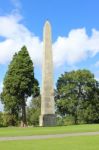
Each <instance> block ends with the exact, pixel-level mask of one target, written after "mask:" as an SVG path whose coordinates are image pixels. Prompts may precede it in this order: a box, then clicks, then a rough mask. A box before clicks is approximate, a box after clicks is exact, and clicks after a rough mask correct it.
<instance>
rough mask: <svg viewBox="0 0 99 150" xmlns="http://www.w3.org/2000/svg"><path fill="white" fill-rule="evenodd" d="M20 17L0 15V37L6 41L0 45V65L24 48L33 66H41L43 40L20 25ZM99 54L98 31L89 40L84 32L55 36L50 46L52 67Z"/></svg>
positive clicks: (81, 30)
mask: <svg viewBox="0 0 99 150" xmlns="http://www.w3.org/2000/svg"><path fill="white" fill-rule="evenodd" d="M21 22H22V16H20V15H17V14H11V15H8V16H0V36H1V37H4V38H5V40H4V41H1V42H0V64H4V63H7V62H9V61H10V60H11V58H12V56H13V54H14V53H15V52H17V51H18V50H20V48H21V47H22V46H23V45H26V46H27V48H28V51H29V53H30V56H31V58H32V60H33V62H34V64H35V65H37V64H41V60H42V41H40V39H39V37H36V36H35V35H34V34H33V33H32V32H31V31H30V30H29V29H28V28H27V27H26V26H24V25H23V24H22V23H21ZM98 52H99V31H97V30H95V29H92V35H91V36H90V37H89V36H88V35H87V33H86V29H85V28H82V29H73V30H71V31H70V32H69V34H68V36H67V37H60V36H59V37H58V38H57V40H56V41H55V42H54V43H53V58H54V64H55V66H60V65H63V64H64V63H67V64H68V65H72V66H73V65H75V64H76V63H78V62H80V61H82V60H84V59H87V58H88V57H94V56H95V55H96V54H97V53H98Z"/></svg>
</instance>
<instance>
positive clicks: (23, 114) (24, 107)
mask: <svg viewBox="0 0 99 150" xmlns="http://www.w3.org/2000/svg"><path fill="white" fill-rule="evenodd" d="M26 126H27V121H26V103H25V100H24V102H23V104H22V119H21V127H26Z"/></svg>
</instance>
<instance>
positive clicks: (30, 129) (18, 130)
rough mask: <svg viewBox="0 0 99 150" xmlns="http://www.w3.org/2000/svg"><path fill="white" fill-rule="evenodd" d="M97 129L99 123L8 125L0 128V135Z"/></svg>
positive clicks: (98, 128) (29, 134) (45, 133)
mask: <svg viewBox="0 0 99 150" xmlns="http://www.w3.org/2000/svg"><path fill="white" fill-rule="evenodd" d="M94 131H99V124H93V125H71V126H59V127H27V128H21V127H8V128H0V137H5V136H31V135H47V134H61V133H78V132H94Z"/></svg>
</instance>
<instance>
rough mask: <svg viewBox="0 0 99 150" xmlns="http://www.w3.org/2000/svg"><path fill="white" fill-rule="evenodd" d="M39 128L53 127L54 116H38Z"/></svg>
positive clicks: (54, 123) (54, 122)
mask: <svg viewBox="0 0 99 150" xmlns="http://www.w3.org/2000/svg"><path fill="white" fill-rule="evenodd" d="M39 119H40V126H45V127H47V126H55V125H56V115H55V114H46V115H45V114H44V115H41V116H40V118H39Z"/></svg>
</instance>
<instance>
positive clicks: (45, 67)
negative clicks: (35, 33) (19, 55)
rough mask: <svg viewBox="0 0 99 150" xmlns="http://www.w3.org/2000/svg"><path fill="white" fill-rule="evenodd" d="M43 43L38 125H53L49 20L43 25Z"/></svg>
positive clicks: (54, 119)
mask: <svg viewBox="0 0 99 150" xmlns="http://www.w3.org/2000/svg"><path fill="white" fill-rule="evenodd" d="M43 44H44V45H43V62H42V91H41V115H40V126H55V124H56V117H55V108H54V87H53V59H52V39H51V25H50V23H49V21H46V22H45V25H44V30H43Z"/></svg>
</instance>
